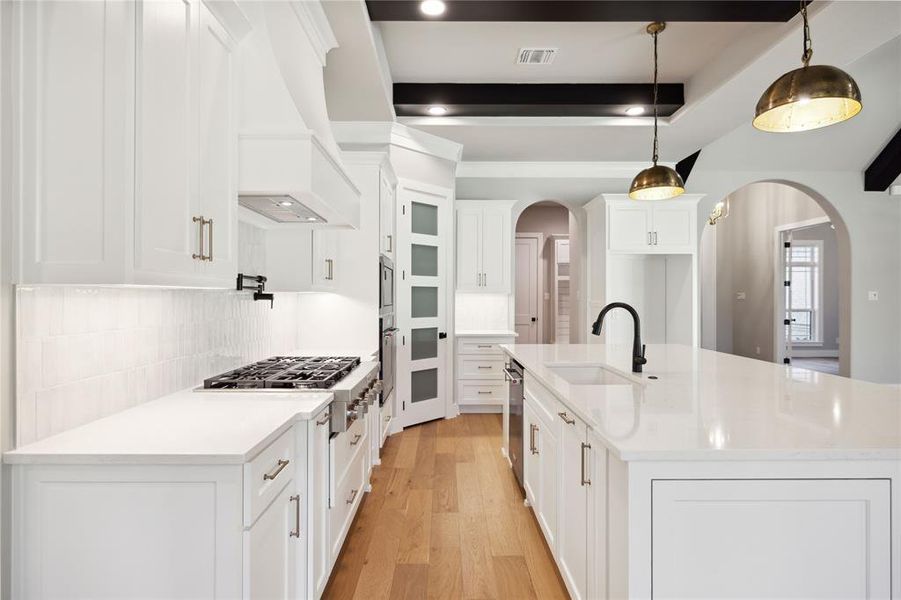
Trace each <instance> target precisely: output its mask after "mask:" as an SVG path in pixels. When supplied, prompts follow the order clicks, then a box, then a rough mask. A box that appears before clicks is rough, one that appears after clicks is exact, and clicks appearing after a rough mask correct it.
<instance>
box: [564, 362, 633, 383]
mask: <svg viewBox="0 0 901 600" xmlns="http://www.w3.org/2000/svg"><path fill="white" fill-rule="evenodd" d="M547 368H548V369H550V370H551V371H552V372H553V373H554V374H555V375H557V376H559V377H560V378H561V379H563V380H565V381H567V382H568V383H571V384H573V385H630V384H631V383H632V382H631V381H630V380H628V379H626V378H625V377H622V376H621V375H617V374H616V373H614V372H612V371H609V370H608V369H605V368H604V367H601V366H598V365H547Z"/></svg>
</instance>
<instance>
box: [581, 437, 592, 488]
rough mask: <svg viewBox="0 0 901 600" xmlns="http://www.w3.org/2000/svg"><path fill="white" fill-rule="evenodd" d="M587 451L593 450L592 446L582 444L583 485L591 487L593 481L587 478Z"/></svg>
mask: <svg viewBox="0 0 901 600" xmlns="http://www.w3.org/2000/svg"><path fill="white" fill-rule="evenodd" d="M586 450H591V444H586V443H585V442H582V485H591V479H589V478H588V477H586V476H585V468H586V466H587V465H588V458H587V457H586V456H585V451H586Z"/></svg>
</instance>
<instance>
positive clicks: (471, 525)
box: [324, 414, 569, 600]
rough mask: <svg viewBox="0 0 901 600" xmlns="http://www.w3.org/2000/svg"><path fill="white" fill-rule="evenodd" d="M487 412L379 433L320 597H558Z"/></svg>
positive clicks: (556, 579) (562, 592) (559, 586)
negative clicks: (375, 456)
mask: <svg viewBox="0 0 901 600" xmlns="http://www.w3.org/2000/svg"><path fill="white" fill-rule="evenodd" d="M500 447H501V419H500V415H497V414H485V415H474V414H468V415H461V416H460V417H457V418H456V419H450V420H441V421H433V422H431V423H425V424H423V425H419V426H417V427H411V428H409V429H406V430H404V431H403V432H402V433H399V434H396V435H394V436H391V437H390V438H388V441H387V442H386V443H385V447H384V448H382V457H381V461H382V464H381V465H380V466H377V467H375V469H374V470H373V474H372V492H370V493H369V494H367V495H366V497H365V498H364V499H363V502H362V504H361V505H360V510H359V512H358V513H357V516H356V518H355V520H354V523H353V525H352V527H351V530H350V533H349V534H348V537H347V541H346V542H345V544H344V548H343V549H342V551H341V555H340V556H339V557H338V562H337V563H336V565H335V569H334V571H333V572H332V578H331V580H330V581H329V584H328V587H327V588H326V590H325V594H324V598H329V599H333V600H350V599H361V600H362V599H366V600H370V599H378V598H389V599H394V598H416V599H418V598H429V599H432V598H435V599H456V598H461V599H462V598H466V599H479V600H481V599H498V600H500V599H506V598H509V599H517V600H518V599H520V598H540V599H541V600H545V599H555V598H561V599H563V598H568V597H569V596H568V594H567V592H566V588H565V586H564V585H563V581H562V580H561V579H560V575H559V573H558V572H557V568H556V566H555V564H554V559H553V557H552V556H551V554H550V551H549V550H548V547H547V545H546V544H545V542H544V537H543V536H542V534H541V531H540V530H539V528H538V524H537V523H536V521H535V519H534V516H533V515H532V511H531V509H530V508H526V507H524V506H523V503H522V501H523V497H522V492H520V490H519V486H518V485H517V484H516V479H515V478H514V476H513V471H511V470H510V468H509V466H508V465H507V462H506V459H504V458H503V457H502V456H501V454H500Z"/></svg>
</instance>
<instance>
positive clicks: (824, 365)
mask: <svg viewBox="0 0 901 600" xmlns="http://www.w3.org/2000/svg"><path fill="white" fill-rule="evenodd" d="M792 366H793V367H802V368H804V369H810V370H811V371H820V372H821V373H831V374H833V375H838V359H837V358H792Z"/></svg>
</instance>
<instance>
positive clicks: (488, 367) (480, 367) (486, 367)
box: [478, 365, 494, 369]
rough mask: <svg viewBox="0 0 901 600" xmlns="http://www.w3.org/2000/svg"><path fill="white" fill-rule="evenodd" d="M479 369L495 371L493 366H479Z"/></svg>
mask: <svg viewBox="0 0 901 600" xmlns="http://www.w3.org/2000/svg"><path fill="white" fill-rule="evenodd" d="M478 368H479V369H493V368H494V367H492V366H490V365H488V366H486V365H479V366H478Z"/></svg>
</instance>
